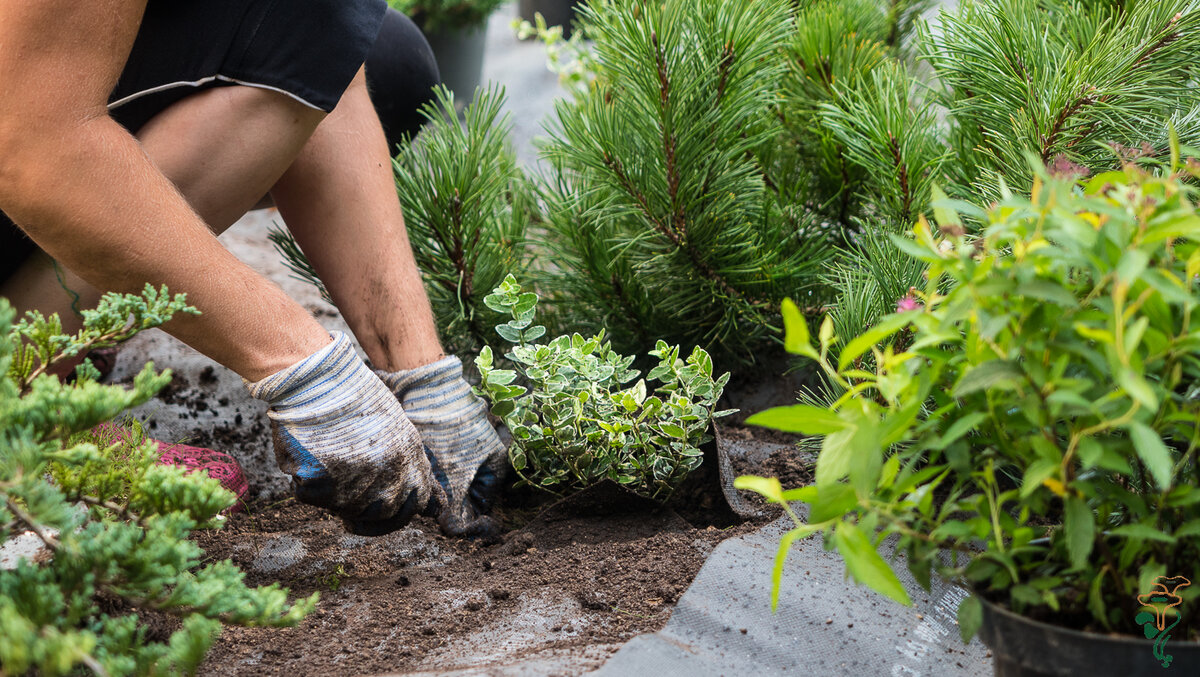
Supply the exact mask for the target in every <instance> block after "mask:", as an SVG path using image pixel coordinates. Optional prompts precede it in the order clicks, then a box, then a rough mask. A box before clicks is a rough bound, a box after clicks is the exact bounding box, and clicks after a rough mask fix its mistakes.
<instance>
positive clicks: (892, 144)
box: [888, 132, 913, 223]
mask: <svg viewBox="0 0 1200 677" xmlns="http://www.w3.org/2000/svg"><path fill="white" fill-rule="evenodd" d="M888 148H889V149H890V150H891V151H892V161H893V162H895V169H896V173H897V174H898V175H899V176H900V197H901V205H902V206H901V210H900V214H901V221H902V222H904V223H908V222H909V221H911V220H912V203H913V196H912V191H911V190H910V189H909V187H908V165H907V164H906V163H905V162H904V158H903V157H902V156H901V155H900V144H899V142H897V141H896V137H895V136H894V135H893V134H892V133H891V132H888Z"/></svg>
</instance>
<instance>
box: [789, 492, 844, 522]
mask: <svg viewBox="0 0 1200 677" xmlns="http://www.w3.org/2000/svg"><path fill="white" fill-rule="evenodd" d="M804 489H807V490H811V491H813V492H815V496H812V498H811V500H809V499H808V498H807V495H806V497H804V498H801V499H800V500H804V501H805V502H806V503H808V504H809V505H811V506H812V509H811V510H810V511H809V513H808V521H810V522H826V521H829V520H833V519H839V518H841V517H842V516H843V515H845V514H846V513H848V512H850V511H851V510H853V509H854V508H855V507H857V506H858V496H857V495H856V494H855V493H854V487H852V486H850V485H849V484H831V485H829V486H825V487H817V486H813V485H810V486H807V487H803V489H801V490H797V489H792V490H790V491H803V490H804ZM789 495H791V494H790V492H785V493H784V498H787V497H788V496H789Z"/></svg>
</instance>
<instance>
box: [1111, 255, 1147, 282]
mask: <svg viewBox="0 0 1200 677" xmlns="http://www.w3.org/2000/svg"><path fill="white" fill-rule="evenodd" d="M1149 263H1150V255H1149V254H1147V253H1146V252H1144V251H1142V250H1141V249H1126V250H1125V252H1124V253H1123V254H1121V260H1120V261H1118V262H1117V277H1118V278H1120V279H1121V281H1122V282H1124V283H1125V284H1133V283H1134V282H1137V279H1138V278H1139V277H1141V275H1142V271H1144V270H1146V266H1147V265H1149Z"/></svg>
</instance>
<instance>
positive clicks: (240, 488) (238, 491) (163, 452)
mask: <svg viewBox="0 0 1200 677" xmlns="http://www.w3.org/2000/svg"><path fill="white" fill-rule="evenodd" d="M92 431H93V432H95V433H98V434H101V435H105V434H107V435H112V436H113V437H115V438H116V439H120V440H124V439H126V438H127V436H128V435H129V433H128V431H126V430H125V429H124V428H122V427H121V426H118V425H117V424H115V423H101V424H100V425H98V426H96V427H95V428H93V429H92ZM151 441H152V442H154V444H155V445H157V446H158V462H159V463H161V464H163V465H177V466H181V467H184V468H187V469H188V472H195V471H197V470H204V471H207V472H208V476H209V477H211V478H212V479H214V480H217V481H218V482H220V483H221V486H223V487H225V489H226V490H228V491H230V492H232V493H233V495H235V496H237V499H238V500H237V502H236V503H234V504H233V505H231V506H229V507H228V508H226V509H225V511H224V512H226V513H230V514H232V513H235V512H239V511H240V510H242V509H243V508H244V507H245V504H244V502H243V499H244V498H245V496H246V492H247V491H249V489H250V486H249V484H247V482H246V474H245V473H244V472H242V466H241V465H240V464H239V463H238V462H237V459H235V458H234V457H232V456H230V455H229V454H226V453H225V452H222V451H214V450H212V449H204V448H201V447H190V446H188V445H186V444H167V443H166V442H160V441H159V440H151Z"/></svg>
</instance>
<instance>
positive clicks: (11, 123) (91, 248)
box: [0, 0, 445, 534]
mask: <svg viewBox="0 0 1200 677" xmlns="http://www.w3.org/2000/svg"><path fill="white" fill-rule="evenodd" d="M144 6H145V0H89V2H84V3H78V2H76V1H75V0H11V1H7V2H0V92H3V96H0V208H2V209H3V210H4V211H5V212H7V213H8V214H9V215H10V216H11V217H12V218H13V220H14V221H15V222H16V223H17V224H18V225H20V226H21V227H22V228H23V229H24V230H25V231H26V232H27V233H28V234H29V235H30V236H31V237H32V238H33V239H34V240H35V241H36V242H37V243H38V244H39V245H40V246H41V247H42V248H43V249H45V250H46V251H47V252H48V253H49V254H51V255H52V256H54V257H55V258H56V259H58V260H59V261H61V262H63V263H64V264H65V265H66V266H67V267H68V268H70V269H71V270H73V271H74V272H76V273H77V274H79V275H80V276H81V277H82V278H83V279H85V280H87V281H88V282H90V283H91V284H92V285H94V286H96V287H98V288H100V289H111V290H116V291H135V290H138V289H140V288H141V286H142V285H144V284H145V283H147V282H150V283H152V284H154V285H160V284H166V285H167V286H168V287H170V288H171V289H172V290H173V291H182V292H187V294H188V301H189V302H190V303H192V304H193V305H195V306H196V307H197V308H199V309H200V310H201V311H202V313H203V315H202V316H200V317H194V316H185V317H183V318H180V319H176V320H174V321H172V322H171V323H170V324H169V325H167V326H166V327H165V328H166V329H168V330H169V331H170V332H171V333H172V334H174V335H175V336H176V337H178V338H180V339H182V340H184V341H186V342H188V343H189V344H191V345H192V346H194V347H195V348H197V349H198V350H200V351H201V352H203V353H205V354H207V355H209V356H210V357H212V358H213V359H215V360H217V361H218V362H220V363H222V364H224V365H225V366H227V367H229V368H231V369H233V370H234V371H236V372H238V373H239V374H241V375H242V376H243V377H245V378H246V379H248V380H249V381H253V382H254V383H252V384H251V386H250V387H251V392H252V394H254V395H255V396H256V397H259V398H261V399H264V400H266V401H267V402H268V404H269V405H270V409H269V410H268V413H269V415H270V416H271V423H272V432H273V433H274V435H273V437H274V440H275V447H276V449H275V451H276V456H277V457H278V458H279V459H280V465H281V467H282V468H283V469H284V470H285V471H286V472H288V473H290V474H291V475H292V477H293V485H294V487H295V489H296V496H297V498H299V499H300V500H302V501H305V502H308V503H312V504H315V505H319V506H322V507H325V508H328V509H330V510H332V511H334V512H336V513H338V514H339V515H341V516H342V517H343V518H344V519H345V520H346V522H347V524H348V526H349V527H350V528H351V529H352V530H354V531H356V532H359V533H367V534H377V533H385V532H387V531H391V530H393V529H397V528H399V527H401V526H403V525H404V523H406V522H408V520H409V519H410V518H411V517H412V516H413V515H414V514H416V513H418V512H420V511H422V510H424V509H426V508H427V507H428V508H429V509H430V510H436V509H437V507H438V506H439V505H444V504H445V499H444V495H443V494H442V493H441V490H440V488H439V487H438V484H437V482H436V481H435V480H434V478H433V475H432V472H431V469H430V464H429V461H428V460H427V459H426V457H425V453H424V451H423V449H422V447H421V443H420V439H419V436H418V435H417V432H416V430H415V429H414V428H413V425H412V423H411V422H409V421H408V419H407V418H406V417H405V415H404V413H403V411H402V410H401V407H400V404H399V403H398V402H397V401H396V398H395V396H394V395H393V394H392V393H391V391H389V390H388V388H387V387H386V386H385V385H384V384H383V382H382V381H380V380H379V379H378V378H376V377H375V375H373V374H372V373H371V372H370V370H369V369H368V368H367V367H366V365H365V364H363V363H362V361H361V360H360V359H359V358H358V356H357V354H355V352H354V349H353V347H352V346H351V345H350V343H349V341H348V340H347V339H345V338H344V337H340V336H339V337H337V338H336V340H335V339H334V338H333V337H331V336H330V335H329V333H328V332H326V331H325V330H324V329H323V328H322V327H321V326H320V325H319V324H318V323H317V322H316V320H315V319H313V317H312V316H311V315H309V314H308V312H307V311H305V310H304V309H303V308H302V307H301V306H299V305H298V304H296V303H295V302H294V301H292V300H291V299H289V298H288V297H287V296H285V295H284V294H283V292H282V291H281V290H280V289H279V288H278V287H276V286H275V285H273V284H271V283H270V282H268V281H267V280H265V279H263V278H262V277H260V276H259V275H258V274H256V273H255V272H254V271H252V270H250V268H248V267H247V266H245V265H244V264H242V263H241V262H240V261H238V260H237V259H236V258H234V257H233V256H232V255H231V254H229V253H228V252H227V251H226V250H225V249H224V248H223V247H222V246H221V245H220V244H219V243H218V242H217V239H216V238H215V237H214V236H213V235H212V233H210V232H209V230H208V228H207V227H206V226H205V224H204V222H203V221H202V220H201V219H200V217H199V216H197V215H196V214H195V212H193V210H192V209H191V208H190V207H189V206H188V204H187V202H186V201H185V200H184V198H183V197H182V196H181V195H180V194H179V192H178V191H176V190H175V188H174V186H173V185H172V184H171V182H170V181H168V180H167V178H166V177H165V176H164V175H163V174H162V172H160V171H159V170H158V168H157V167H155V165H154V163H152V162H151V161H150V159H149V158H148V157H147V156H146V154H145V153H144V152H143V151H142V148H141V146H140V145H139V144H138V142H137V141H136V140H135V139H134V138H133V137H132V136H131V135H130V134H129V133H128V132H127V131H126V130H125V129H123V128H122V127H120V126H119V125H118V124H116V123H115V122H114V121H113V120H112V119H111V118H110V117H109V115H108V110H107V105H106V104H107V99H108V95H109V92H110V91H111V90H112V87H113V84H114V83H115V82H116V79H117V77H118V76H119V75H120V73H121V71H122V69H123V68H124V64H125V60H126V58H127V57H128V54H129V50H130V48H131V46H132V43H133V40H134V38H135V37H136V34H137V30H138V24H139V22H140V20H141V16H142V11H143V9H144ZM314 124H315V122H314Z"/></svg>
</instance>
